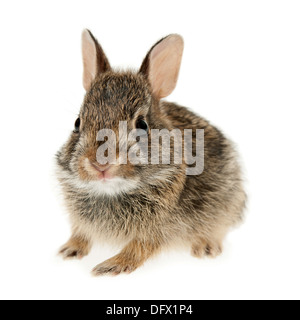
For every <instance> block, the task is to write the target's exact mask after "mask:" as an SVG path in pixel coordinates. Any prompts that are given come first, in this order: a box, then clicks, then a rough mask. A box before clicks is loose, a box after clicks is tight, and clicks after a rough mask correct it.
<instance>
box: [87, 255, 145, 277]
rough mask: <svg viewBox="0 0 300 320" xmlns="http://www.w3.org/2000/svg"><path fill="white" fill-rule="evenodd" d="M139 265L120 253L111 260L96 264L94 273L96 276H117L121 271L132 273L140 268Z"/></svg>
mask: <svg viewBox="0 0 300 320" xmlns="http://www.w3.org/2000/svg"><path fill="white" fill-rule="evenodd" d="M138 266H139V265H137V264H135V263H134V262H132V261H129V260H127V261H126V260H124V259H123V258H122V257H121V256H120V255H119V256H115V257H113V258H111V259H109V260H106V261H104V262H103V263H101V264H99V265H98V266H96V267H95V268H94V269H93V271H92V274H93V275H94V276H96V277H97V276H104V275H111V276H117V275H119V274H121V273H127V274H129V273H131V272H133V271H135V270H136V269H137V268H138Z"/></svg>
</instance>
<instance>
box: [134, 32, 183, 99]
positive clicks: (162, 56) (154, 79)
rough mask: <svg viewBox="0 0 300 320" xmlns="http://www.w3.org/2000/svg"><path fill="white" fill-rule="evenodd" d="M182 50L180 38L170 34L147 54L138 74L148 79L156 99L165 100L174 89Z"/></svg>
mask: <svg viewBox="0 0 300 320" xmlns="http://www.w3.org/2000/svg"><path fill="white" fill-rule="evenodd" d="M183 48H184V42H183V39H182V37H181V36H179V35H177V34H172V35H170V36H168V37H166V38H163V39H162V40H160V41H159V42H158V43H156V44H155V45H154V46H153V47H152V48H151V50H150V51H149V53H148V54H147V56H146V58H145V60H144V62H143V64H142V66H141V69H140V72H141V73H142V74H144V75H145V76H146V77H147V78H148V80H149V82H150V84H151V86H152V91H153V94H154V95H155V96H156V98H158V99H161V98H165V97H167V96H168V95H170V94H171V93H172V91H173V90H174V89H175V87H176V83H177V79H178V74H179V70H180V65H181V59H182V54H183Z"/></svg>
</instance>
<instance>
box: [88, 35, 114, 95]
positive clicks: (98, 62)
mask: <svg viewBox="0 0 300 320" xmlns="http://www.w3.org/2000/svg"><path fill="white" fill-rule="evenodd" d="M82 58H83V86H84V88H85V90H86V91H88V90H89V89H90V87H91V83H92V81H93V80H94V79H95V78H96V76H97V75H98V74H100V73H102V72H106V71H109V70H111V67H110V64H109V62H108V59H107V58H106V55H105V53H104V51H103V49H102V48H101V46H100V44H99V43H98V41H97V40H96V38H95V37H94V36H93V34H92V33H91V32H90V31H89V30H87V29H85V30H83V32H82Z"/></svg>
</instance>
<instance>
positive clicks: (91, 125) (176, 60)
mask: <svg viewBox="0 0 300 320" xmlns="http://www.w3.org/2000/svg"><path fill="white" fill-rule="evenodd" d="M183 49H184V41H183V38H182V37H181V36H180V35H177V34H171V35H169V36H167V37H165V38H163V39H161V40H160V41H158V42H157V43H156V44H155V45H154V46H153V47H152V48H151V49H150V51H149V52H148V54H147V55H146V57H145V59H144V61H143V63H142V65H141V67H140V69H139V71H138V72H134V71H126V72H125V71H119V70H113V69H112V67H111V66H110V63H109V61H108V59H107V57H106V55H105V53H104V51H103V49H102V47H101V46H100V44H99V43H98V41H97V40H96V38H95V37H94V36H93V34H92V33H91V32H90V31H89V30H87V29H86V30H84V31H83V33H82V55H83V86H84V88H85V91H86V95H85V97H84V101H83V104H82V107H81V110H80V113H79V117H78V119H77V120H76V122H75V128H74V130H73V132H72V133H71V136H70V138H69V140H68V141H67V143H65V145H64V146H63V147H62V148H61V149H60V151H59V152H58V153H57V155H56V162H57V176H58V180H59V183H60V186H61V188H62V192H63V195H64V200H65V204H66V207H67V210H68V212H69V216H70V222H71V227H72V228H71V229H72V235H71V238H70V240H69V241H68V242H67V243H66V244H65V245H64V246H63V247H62V248H61V249H60V251H59V254H60V255H62V257H63V258H65V259H69V258H78V259H81V258H83V257H84V256H86V255H88V254H89V252H90V250H91V248H92V245H93V243H94V242H96V241H98V242H99V241H105V240H107V241H109V240H112V241H114V242H116V243H118V244H122V247H123V250H121V252H120V253H119V254H117V255H116V256H114V257H112V258H110V259H108V260H107V261H105V262H103V263H101V264H99V265H98V266H96V267H95V268H94V269H93V271H92V274H93V275H95V276H101V275H119V274H122V273H131V272H133V271H135V270H136V269H137V268H139V267H140V266H142V265H143V264H144V263H145V262H146V261H147V260H148V259H149V258H151V257H154V256H155V255H157V254H159V253H160V252H161V251H162V250H163V249H166V248H168V247H170V246H173V245H179V244H184V245H186V246H188V247H189V248H190V250H191V254H192V255H193V256H195V257H198V258H203V257H217V256H218V255H219V254H221V253H222V250H223V241H224V238H225V236H226V235H227V234H228V232H229V231H230V230H231V229H232V228H233V227H235V226H238V225H239V224H240V223H241V222H242V221H243V218H244V209H245V205H246V193H245V191H244V187H243V177H242V170H241V167H240V165H239V160H238V155H237V152H236V150H235V147H234V145H233V143H232V142H231V141H230V140H229V139H227V138H226V137H225V136H224V134H223V133H222V132H221V131H220V130H219V129H217V128H215V127H214V126H212V125H211V124H210V123H209V122H208V121H206V120H205V119H203V118H202V117H200V116H198V115H196V114H195V113H193V112H192V111H190V110H189V109H187V108H185V107H182V106H179V105H177V104H175V103H169V102H166V101H165V100H162V99H164V98H166V97H167V96H169V95H170V94H171V93H172V92H173V90H174V89H175V86H176V83H177V79H178V75H179V70H180V66H181V60H182V55H183ZM120 121H123V122H126V123H127V125H128V131H129V130H134V129H136V128H142V130H144V131H145V132H146V134H147V135H150V132H151V130H153V129H168V130H172V129H175V128H176V129H179V130H181V131H182V132H183V131H184V130H185V129H193V130H196V129H202V130H204V170H203V172H202V173H201V174H200V175H187V174H186V173H187V170H186V169H187V168H188V167H189V166H190V165H189V164H187V163H186V162H185V161H183V163H182V164H177V163H176V164H175V163H174V162H171V163H170V164H162V163H159V164H148V165H145V164H132V163H129V162H128V163H127V164H120V163H118V162H116V163H114V164H104V165H103V164H100V163H99V162H98V161H97V150H98V148H99V146H101V145H102V144H103V141H102V142H101V141H98V139H97V134H98V131H99V130H101V129H102V128H109V129H111V130H113V131H114V132H116V136H117V139H119V138H120V137H118V134H117V133H118V132H119V131H118V130H119V127H118V126H119V122H120ZM149 143H150V142H149ZM193 143H195V136H194V135H193ZM173 151H174V150H173ZM173 151H171V152H173ZM118 152H119V150H117V153H118ZM172 154H173V153H172Z"/></svg>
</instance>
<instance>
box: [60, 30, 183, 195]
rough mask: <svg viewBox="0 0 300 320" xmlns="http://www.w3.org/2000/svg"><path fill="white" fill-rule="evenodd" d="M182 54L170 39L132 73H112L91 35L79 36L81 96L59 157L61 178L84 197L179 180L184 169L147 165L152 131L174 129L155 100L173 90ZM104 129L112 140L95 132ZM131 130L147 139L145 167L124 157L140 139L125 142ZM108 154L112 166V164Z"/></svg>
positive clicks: (176, 39) (180, 45) (177, 39)
mask: <svg viewBox="0 0 300 320" xmlns="http://www.w3.org/2000/svg"><path fill="white" fill-rule="evenodd" d="M182 53H183V40H182V38H181V37H180V36H178V35H170V36H168V37H166V38H164V39H162V40H160V41H159V42H158V43H157V44H155V45H154V46H153V47H152V48H151V50H150V51H149V53H148V54H147V56H146V58H145V59H144V62H143V64H142V66H141V68H140V70H139V71H138V72H137V73H134V72H115V71H113V70H112V68H111V66H110V64H109V61H108V59H107V57H106V56H105V54H104V51H103V50H102V48H101V46H100V45H99V43H98V42H97V40H96V39H95V38H94V36H93V35H92V34H91V32H90V31H88V30H85V31H84V32H83V34H82V54H83V66H84V68H83V85H84V88H85V90H86V96H85V99H84V102H83V105H82V108H81V110H80V113H79V116H78V119H77V120H76V122H75V128H74V131H73V132H72V134H71V137H70V138H69V140H68V142H67V143H66V144H65V145H64V147H63V148H62V149H61V151H60V152H59V153H58V164H59V167H60V177H61V179H64V180H65V181H68V183H70V184H72V185H73V186H74V187H76V188H79V189H84V190H85V191H86V192H93V193H95V194H97V195H102V194H106V195H117V194H120V193H127V192H132V191H134V190H136V189H138V188H145V187H146V186H147V185H148V186H149V185H150V186H153V187H155V186H157V185H158V184H159V183H160V182H163V183H165V182H166V181H170V183H172V182H175V181H176V180H177V179H178V178H179V176H181V175H184V173H185V168H184V165H178V164H177V165H175V164H174V163H173V164H172V163H171V164H170V165H163V164H151V161H150V157H151V155H150V153H151V152H150V149H151V137H150V136H151V135H150V133H151V130H153V129H168V130H172V129H173V125H172V123H170V122H169V120H168V119H167V117H166V116H165V115H164V114H163V113H162V112H161V110H160V106H159V101H160V99H162V98H164V97H166V96H168V95H169V94H170V93H171V92H172V91H173V90H174V88H175V85H176V82H177V78H178V73H179V68H180V64H181V58H182ZM103 129H105V130H109V131H110V132H111V133H112V136H111V137H109V136H106V137H105V138H103V137H102V138H103V139H102V138H101V137H100V136H99V132H101V130H102V132H103ZM136 129H140V130H138V132H144V138H147V139H148V140H145V141H147V142H146V144H147V145H148V146H149V149H148V154H147V156H145V155H144V157H146V158H147V157H148V160H149V163H148V164H146V163H145V162H143V161H140V162H139V163H138V162H134V161H130V159H129V158H128V155H129V154H130V152H131V153H132V150H135V146H136V144H137V142H138V141H141V139H143V135H141V136H140V137H139V138H137V139H136V140H135V141H134V140H132V139H131V140H128V137H129V136H130V134H131V132H137V131H136ZM125 136H126V137H125ZM99 148H100V149H99ZM101 148H102V149H101ZM101 150H104V151H103V154H101ZM130 150H131V151H130ZM138 153H141V152H140V151H139V152H138ZM111 154H113V156H114V157H113V158H114V159H115V161H111V160H112V158H111ZM101 155H102V158H104V159H105V157H107V159H108V163H105V161H104V162H102V160H101V159H100V161H99V158H101ZM139 155H140V154H139ZM171 156H172V151H171ZM144 160H145V159H144Z"/></svg>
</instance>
